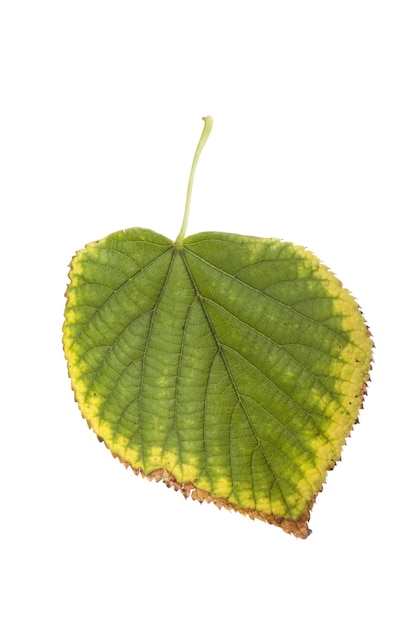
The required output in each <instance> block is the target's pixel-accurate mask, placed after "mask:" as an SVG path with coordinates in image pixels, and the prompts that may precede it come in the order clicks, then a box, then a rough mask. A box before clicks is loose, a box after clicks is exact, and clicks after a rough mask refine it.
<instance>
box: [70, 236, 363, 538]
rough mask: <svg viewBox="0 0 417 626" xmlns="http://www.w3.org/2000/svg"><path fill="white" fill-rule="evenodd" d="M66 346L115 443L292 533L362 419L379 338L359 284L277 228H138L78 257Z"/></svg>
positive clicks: (117, 450) (149, 465)
mask: <svg viewBox="0 0 417 626" xmlns="http://www.w3.org/2000/svg"><path fill="white" fill-rule="evenodd" d="M70 279H71V284H70V286H69V288H68V292H67V297H68V301H67V307H66V315H65V317H66V320H65V324H64V349H65V354H66V356H67V360H68V364H69V372H70V376H71V378H72V381H73V388H74V391H75V396H76V399H77V401H78V403H79V405H80V408H81V411H82V414H83V415H84V417H85V418H86V419H87V421H88V423H89V425H90V426H91V427H92V428H93V429H94V431H95V432H96V434H97V435H98V436H99V438H100V439H103V440H104V441H105V443H106V445H107V446H108V447H109V449H110V450H111V451H112V452H113V454H114V455H115V456H117V457H119V458H120V459H121V460H122V461H123V462H124V463H125V464H127V465H130V466H131V467H132V468H133V469H134V470H135V471H138V472H139V471H140V472H142V473H144V474H145V475H147V476H150V477H155V478H157V479H161V478H162V479H163V480H165V482H167V484H170V485H173V486H174V487H175V488H179V489H181V490H182V491H183V493H184V494H185V495H189V494H191V495H192V497H193V498H194V499H197V500H208V501H214V502H215V503H216V504H217V505H218V506H225V507H227V508H232V509H236V510H238V511H240V512H243V513H246V514H249V515H250V516H251V517H258V518H260V519H264V520H266V521H269V522H270V523H274V524H276V525H280V526H281V527H283V528H284V530H287V531H288V532H292V533H294V534H295V535H297V536H300V537H305V536H307V534H308V528H307V521H308V519H309V514H310V509H311V506H312V505H313V503H314V500H315V497H316V495H317V493H318V492H319V491H320V490H321V488H322V484H323V482H324V481H325V476H326V473H327V471H328V470H329V469H330V468H332V467H333V465H334V464H335V462H336V461H338V460H339V458H340V453H341V448H342V446H343V445H344V443H345V439H346V437H347V436H348V435H349V433H350V431H351V428H352V426H353V424H354V422H355V421H356V419H357V414H358V411H359V408H360V406H361V404H362V399H363V393H364V391H365V386H366V382H367V380H368V378H369V374H368V372H369V368H370V362H371V358H372V342H371V339H370V338H369V333H368V331H367V328H366V325H365V323H364V320H363V317H362V315H361V313H360V311H359V308H358V306H357V304H356V302H355V301H354V299H353V298H352V296H351V295H350V294H349V293H348V292H347V291H346V290H345V289H343V288H342V287H341V285H340V282H339V281H338V280H337V279H336V278H335V277H334V275H333V274H331V272H330V271H329V270H328V269H327V268H326V267H325V266H323V265H322V264H321V263H320V262H319V261H318V259H317V258H316V257H314V255H312V254H311V253H310V252H308V251H306V250H305V249H303V248H300V247H297V246H293V245H292V244H288V243H284V242H281V241H279V240H271V239H258V238H253V237H243V236H240V235H232V234H225V233H201V234H199V235H194V236H192V237H188V238H186V239H184V240H183V241H182V242H181V247H180V248H178V247H176V246H175V245H174V244H173V243H172V242H170V240H168V239H166V238H164V237H162V236H161V235H158V234H156V233H153V232H152V231H146V230H144V229H130V230H127V231H121V232H120V233H115V234H114V235H111V236H109V237H107V238H105V239H103V240H102V241H100V242H96V243H94V244H89V246H87V247H86V248H85V249H84V250H83V251H81V252H80V253H78V254H77V255H76V257H75V258H74V260H73V263H72V269H71V272H70Z"/></svg>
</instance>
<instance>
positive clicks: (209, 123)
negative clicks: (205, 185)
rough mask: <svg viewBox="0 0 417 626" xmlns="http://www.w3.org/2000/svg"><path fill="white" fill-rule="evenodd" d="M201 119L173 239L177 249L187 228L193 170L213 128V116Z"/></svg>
mask: <svg viewBox="0 0 417 626" xmlns="http://www.w3.org/2000/svg"><path fill="white" fill-rule="evenodd" d="M203 121H204V128H203V131H202V133H201V137H200V141H199V142H198V145H197V148H196V151H195V154H194V159H193V163H192V165H191V172H190V178H189V179H188V187H187V198H186V200H185V210H184V217H183V220H182V225H181V230H180V232H179V233H178V237H177V238H176V240H175V247H176V248H177V249H178V250H180V249H181V248H182V242H183V239H184V237H185V231H186V230H187V224H188V216H189V213H190V203H191V193H192V190H193V183H194V175H195V170H196V168H197V163H198V160H199V158H200V154H201V153H202V151H203V148H204V146H205V145H206V141H207V139H208V138H209V136H210V133H211V129H212V128H213V118H212V117H211V116H210V115H207V116H206V117H203Z"/></svg>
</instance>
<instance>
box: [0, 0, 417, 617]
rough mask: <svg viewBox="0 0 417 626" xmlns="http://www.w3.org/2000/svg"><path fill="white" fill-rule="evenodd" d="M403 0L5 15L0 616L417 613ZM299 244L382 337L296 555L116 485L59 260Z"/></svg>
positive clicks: (248, 529) (416, 101)
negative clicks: (92, 427)
mask: <svg viewBox="0 0 417 626" xmlns="http://www.w3.org/2000/svg"><path fill="white" fill-rule="evenodd" d="M415 8H416V5H415V3H414V2H411V1H410V2H404V1H401V0H396V1H395V2H394V1H392V2H386V1H383V0H380V1H378V2H371V1H367V0H361V1H355V0H351V1H349V2H338V1H336V0H332V1H328V2H325V1H308V2H302V1H297V0H294V1H291V2H290V1H288V2H282V1H278V0H277V1H274V2H272V1H271V2H267V1H262V0H256V2H255V1H252V2H245V1H240V2H231V1H229V2H228V1H227V0H222V1H221V2H219V1H217V0H211V1H210V2H200V1H198V0H192V1H189V2H186V1H184V0H175V1H173V2H168V1H158V0H154V1H153V2H139V1H136V2H133V1H130V2H127V1H123V0H118V1H117V2H107V1H101V2H94V1H89V0H82V1H77V0H72V1H71V2H59V1H53V2H52V1H51V2H46V1H38V2H20V1H18V0H14V1H7V0H6V1H3V2H2V3H1V9H0V63H1V75H0V89H1V98H0V132H1V136H0V158H1V164H0V166H1V167H0V177H1V183H0V194H1V197H0V201H1V209H0V210H1V218H0V219H1V231H0V232H1V246H0V254H1V308H0V314H1V327H0V329H1V334H2V342H1V352H0V356H1V368H2V369H1V393H2V403H1V416H0V419H1V431H0V433H1V434H0V437H1V439H0V445H1V453H0V464H1V467H0V470H1V473H0V490H1V493H0V496H1V502H0V507H1V512H0V516H1V517H0V524H1V533H0V542H1V546H0V550H1V553H0V570H1V576H2V580H1V583H0V589H1V596H2V599H1V602H0V621H1V623H3V624H5V625H7V626H12V625H21V624H24V625H26V624H43V625H52V624H53V625H56V624H59V625H62V624H64V625H66V624H71V625H72V624H77V625H84V624H86V625H87V624H141V623H144V624H145V623H146V624H156V625H159V624H177V623H178V624H183V625H185V626H188V625H194V624H204V625H205V624H237V623H239V624H252V623H259V624H262V623H272V624H279V623H284V624H295V625H298V624H320V625H325V626H326V625H330V624H340V625H344V624H352V623H354V624H357V625H362V624H379V623H382V622H383V623H387V624H401V625H402V626H406V625H411V624H415V623H416V620H417V616H416V606H415V605H416V600H415V578H414V575H415V559H416V540H415V536H416V530H415V524H416V520H415V512H416V510H415V492H416V488H415V478H416V469H415V459H416V436H417V429H416V419H417V414H416V413H417V412H416V401H415V375H416V367H415V354H416V342H415V312H414V311H413V307H414V306H415V295H414V292H415V284H416V279H415V254H414V251H415V238H414V232H415V226H414V221H413V218H414V216H415V212H416V200H417V194H416V166H417V156H416V154H417V152H416V151H417V148H416V146H417V124H416V119H417V92H416V76H417V72H416V69H417V45H416V32H417V19H416V12H415ZM203 115H212V116H213V118H214V127H213V132H212V135H211V138H210V139H209V142H208V144H207V145H206V148H205V151H204V152H203V155H202V157H201V160H200V164H199V168H198V171H197V175H196V180H195V187H194V195H193V203H192V213H191V217H190V223H189V228H188V234H192V233H193V232H199V231H202V230H218V231H231V232H239V233H242V234H252V235H259V236H266V237H278V238H282V239H285V240H289V241H293V242H294V243H298V244H302V245H305V246H307V247H308V248H309V249H311V250H312V251H313V252H315V253H316V254H317V255H318V256H319V257H320V258H321V259H322V260H323V261H324V262H325V263H326V264H327V265H328V266H330V268H331V269H332V270H333V271H334V272H336V274H337V275H338V276H339V278H340V279H341V280H342V281H343V283H344V285H345V286H346V287H347V288H348V289H350V290H351V291H352V293H353V294H354V295H355V297H356V298H357V299H358V301H359V303H360V305H361V307H362V309H363V311H364V314H365V317H366V319H367V320H368V323H369V325H370V328H371V330H372V333H373V335H374V339H375V343H376V350H375V355H374V358H375V363H374V369H373V374H372V383H371V384H370V387H369V393H368V397H367V399H366V402H365V407H364V410H363V411H362V412H361V417H360V422H361V423H360V425H359V426H357V427H356V428H355V429H354V432H353V435H352V437H351V438H350V439H349V442H348V446H347V447H346V448H345V449H344V452H343V460H342V463H341V464H339V465H338V466H337V467H336V469H335V470H334V471H333V472H332V473H331V474H330V475H329V477H328V481H327V484H326V486H325V488H324V491H323V493H322V494H320V495H319V497H318V500H317V503H316V506H315V508H314V509H313V514H312V518H311V522H310V527H311V528H312V529H313V534H312V535H311V537H309V539H307V540H306V541H301V540H297V539H294V538H293V537H291V536H289V535H286V534H285V533H284V532H282V531H281V530H280V529H277V528H274V527H271V526H268V525H266V524H263V523H261V522H253V521H251V520H249V519H246V518H243V517H241V516H240V515H238V514H236V513H229V512H225V511H221V512H220V511H218V510H217V509H216V508H215V507H214V506H213V505H207V504H204V505H202V506H200V505H198V504H197V503H195V502H191V501H190V502H188V501H185V500H183V499H182V497H181V496H180V495H179V494H177V493H174V492H173V491H172V490H168V489H166V488H165V487H164V486H163V485H161V484H159V485H157V484H155V483H148V482H147V481H145V480H142V479H141V478H138V477H136V476H134V475H133V473H132V472H130V471H126V470H125V469H124V468H123V467H122V466H121V465H120V464H119V463H118V462H117V461H115V460H114V459H113V458H112V457H111V455H110V453H109V452H108V451H107V450H106V449H105V447H104V446H103V445H102V444H101V445H100V444H99V443H98V442H97V440H96V438H95V436H94V435H93V433H92V432H91V431H89V430H88V428H87V426H86V423H85V422H84V420H83V419H82V418H81V416H80V414H79V411H78V408H77V406H76V404H75V402H74V400H73V394H72V392H71V389H70V382H69V379H68V377H67V371H66V364H65V360H64V356H63V352H62V348H61V327H62V323H63V308H64V303H65V300H64V292H65V288H66V284H67V272H68V267H67V266H68V263H69V261H70V259H71V257H72V255H73V254H74V253H75V251H76V250H78V249H80V248H82V247H83V246H84V245H85V244H86V243H88V242H89V241H91V240H96V239H99V238H101V237H103V236H106V235H108V234H109V233H111V232H113V231H115V230H119V229H122V228H127V227H130V226H141V227H147V228H152V229H154V230H156V231H158V232H161V233H162V234H165V235H167V236H170V237H172V238H175V236H176V235H177V233H178V230H179V228H180V224H181V220H182V211H183V206H184V199H185V191H186V185H187V179H188V173H189V168H190V164H191V159H192V156H193V153H194V150H195V146H196V143H197V141H198V138H199V136H200V133H201V129H202V122H201V117H202V116H203Z"/></svg>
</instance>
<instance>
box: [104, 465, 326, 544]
mask: <svg viewBox="0 0 417 626" xmlns="http://www.w3.org/2000/svg"><path fill="white" fill-rule="evenodd" d="M113 456H114V457H115V458H117V459H119V461H120V462H121V463H122V465H124V466H125V467H130V468H131V469H132V470H133V472H134V473H135V474H136V475H140V476H143V477H144V478H147V479H148V480H155V481H156V482H161V481H162V482H163V483H165V485H166V486H167V487H171V488H173V489H174V490H175V491H179V492H180V493H182V495H183V496H184V498H188V497H191V499H192V500H195V501H197V502H200V503H202V502H208V503H210V502H213V504H215V505H216V506H217V508H218V509H222V508H223V509H227V510H228V511H237V512H238V513H241V514H242V515H247V516H248V517H250V518H251V519H259V520H261V521H263V522H267V523H268V524H272V525H273V526H278V527H279V528H282V530H284V531H285V532H287V533H289V534H291V535H294V536H295V537H297V538H299V539H307V537H308V536H309V535H310V533H311V531H310V529H309V528H308V525H307V523H308V521H309V519H310V509H311V507H312V505H313V504H314V501H313V502H312V503H311V506H310V507H309V510H308V511H307V513H306V514H305V515H304V516H303V517H302V518H300V519H298V520H288V519H283V518H280V517H277V516H275V515H271V514H268V513H262V512H260V511H256V510H255V509H251V508H241V507H239V506H237V505H236V504H234V503H233V502H230V500H228V499H227V498H216V497H215V496H213V495H212V494H211V493H210V492H209V491H206V490H205V489H199V488H198V487H196V486H195V485H194V484H193V483H191V482H187V483H182V482H178V481H177V480H176V478H175V476H174V475H173V474H172V473H171V472H169V471H168V470H166V469H164V468H163V467H158V468H157V469H154V470H153V471H152V472H150V473H149V474H145V472H144V471H143V470H142V469H140V468H136V469H135V468H132V467H131V466H130V465H129V464H128V463H126V462H125V461H123V460H122V459H120V457H118V456H117V455H115V454H113Z"/></svg>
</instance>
